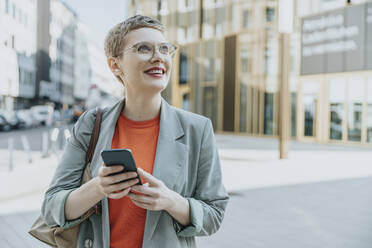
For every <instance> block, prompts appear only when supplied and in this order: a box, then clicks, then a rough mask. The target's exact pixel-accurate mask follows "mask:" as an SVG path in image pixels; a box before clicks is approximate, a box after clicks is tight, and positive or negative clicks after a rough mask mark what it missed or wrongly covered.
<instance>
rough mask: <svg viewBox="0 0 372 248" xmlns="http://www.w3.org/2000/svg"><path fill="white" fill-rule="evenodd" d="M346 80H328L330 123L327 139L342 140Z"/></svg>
mask: <svg viewBox="0 0 372 248" xmlns="http://www.w3.org/2000/svg"><path fill="white" fill-rule="evenodd" d="M345 96H346V81H345V80H343V79H333V80H331V81H330V82H329V110H330V125H329V139H331V140H342V134H343V127H342V124H343V120H344V102H345V99H346V97H345Z"/></svg>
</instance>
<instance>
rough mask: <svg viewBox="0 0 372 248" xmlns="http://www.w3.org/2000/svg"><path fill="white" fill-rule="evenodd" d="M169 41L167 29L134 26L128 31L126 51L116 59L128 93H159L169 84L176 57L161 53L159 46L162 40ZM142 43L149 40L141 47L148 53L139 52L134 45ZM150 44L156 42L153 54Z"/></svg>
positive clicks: (163, 41)
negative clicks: (149, 50)
mask: <svg viewBox="0 0 372 248" xmlns="http://www.w3.org/2000/svg"><path fill="white" fill-rule="evenodd" d="M142 42H145V43H142ZM166 42H167V41H166V39H165V37H164V35H163V33H162V32H161V31H159V30H156V29H153V28H140V29H136V30H132V31H130V32H129V33H128V34H127V35H126V37H125V47H124V49H123V51H122V52H123V55H122V56H121V57H119V58H118V59H117V60H116V61H117V66H118V67H119V68H118V69H119V70H120V71H119V73H120V75H119V76H120V77H121V78H122V80H123V81H124V84H125V87H126V91H127V94H128V93H129V94H135V95H136V94H143V93H145V92H146V93H150V94H155V93H160V92H161V91H162V90H164V89H165V88H166V86H167V84H168V81H169V77H170V72H171V69H172V57H171V56H170V55H165V54H163V53H160V52H159V49H158V48H159V46H158V45H159V44H161V43H166ZM139 43H140V44H147V46H142V47H141V51H144V54H142V53H138V52H137V48H135V47H134V48H131V47H132V46H133V45H136V44H139ZM148 45H150V46H153V45H155V48H156V49H155V51H154V53H153V55H152V54H150V55H149V54H148V52H147V54H146V51H147V50H146V47H148ZM137 47H138V46H137Z"/></svg>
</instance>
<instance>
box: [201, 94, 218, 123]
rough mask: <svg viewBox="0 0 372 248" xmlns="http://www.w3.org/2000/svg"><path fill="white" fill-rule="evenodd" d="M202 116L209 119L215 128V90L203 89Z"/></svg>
mask: <svg viewBox="0 0 372 248" xmlns="http://www.w3.org/2000/svg"><path fill="white" fill-rule="evenodd" d="M203 101H204V104H203V115H205V116H206V117H208V118H209V119H211V121H212V124H213V126H214V127H215V126H216V124H217V123H216V121H217V111H216V88H215V87H204V89H203Z"/></svg>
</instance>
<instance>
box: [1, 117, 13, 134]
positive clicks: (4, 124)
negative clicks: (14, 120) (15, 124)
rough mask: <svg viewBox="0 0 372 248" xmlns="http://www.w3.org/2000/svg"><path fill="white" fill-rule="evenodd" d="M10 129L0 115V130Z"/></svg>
mask: <svg viewBox="0 0 372 248" xmlns="http://www.w3.org/2000/svg"><path fill="white" fill-rule="evenodd" d="M10 129H11V126H10V124H9V123H8V122H7V121H6V119H5V117H4V116H2V115H1V114H0V130H1V131H9V130H10Z"/></svg>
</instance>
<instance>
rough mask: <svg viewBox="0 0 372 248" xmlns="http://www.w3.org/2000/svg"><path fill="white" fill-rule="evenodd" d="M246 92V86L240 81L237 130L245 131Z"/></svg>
mask: <svg viewBox="0 0 372 248" xmlns="http://www.w3.org/2000/svg"><path fill="white" fill-rule="evenodd" d="M247 94H248V87H247V85H246V84H245V83H243V82H240V114H239V118H240V121H239V131H240V132H247V101H248V99H247Z"/></svg>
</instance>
